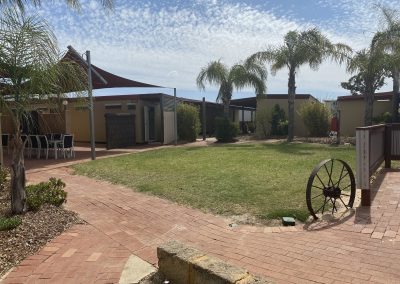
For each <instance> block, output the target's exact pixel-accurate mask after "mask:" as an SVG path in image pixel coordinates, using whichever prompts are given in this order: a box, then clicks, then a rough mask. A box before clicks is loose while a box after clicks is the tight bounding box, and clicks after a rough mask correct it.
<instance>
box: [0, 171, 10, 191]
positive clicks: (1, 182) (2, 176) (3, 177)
mask: <svg viewBox="0 0 400 284" xmlns="http://www.w3.org/2000/svg"><path fill="white" fill-rule="evenodd" d="M9 174H10V170H9V169H8V168H6V167H3V166H0V189H4V188H5V187H6V184H7V183H8V182H9V181H8V175H9Z"/></svg>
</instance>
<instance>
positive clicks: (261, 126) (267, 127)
mask: <svg viewBox="0 0 400 284" xmlns="http://www.w3.org/2000/svg"><path fill="white" fill-rule="evenodd" d="M270 121H271V113H270V112H269V111H268V110H267V109H266V108H262V109H257V113H256V125H257V126H256V131H257V136H258V137H260V138H267V137H268V136H269V134H270V131H271V123H270Z"/></svg>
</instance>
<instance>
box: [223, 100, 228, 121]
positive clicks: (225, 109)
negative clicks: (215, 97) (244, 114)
mask: <svg viewBox="0 0 400 284" xmlns="http://www.w3.org/2000/svg"><path fill="white" fill-rule="evenodd" d="M224 117H226V118H229V101H228V102H224Z"/></svg>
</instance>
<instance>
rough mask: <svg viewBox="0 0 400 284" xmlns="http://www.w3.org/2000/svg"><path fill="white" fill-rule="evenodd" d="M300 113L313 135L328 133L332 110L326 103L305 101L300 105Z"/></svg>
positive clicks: (321, 135) (325, 134)
mask: <svg viewBox="0 0 400 284" xmlns="http://www.w3.org/2000/svg"><path fill="white" fill-rule="evenodd" d="M299 114H300V117H301V118H302V120H303V122H304V124H305V126H306V128H307V131H308V134H309V135H310V136H311V137H323V136H327V135H328V131H329V122H330V112H329V110H328V109H327V108H326V106H325V105H323V104H321V103H319V102H308V103H305V104H303V105H302V106H301V107H300V110H299Z"/></svg>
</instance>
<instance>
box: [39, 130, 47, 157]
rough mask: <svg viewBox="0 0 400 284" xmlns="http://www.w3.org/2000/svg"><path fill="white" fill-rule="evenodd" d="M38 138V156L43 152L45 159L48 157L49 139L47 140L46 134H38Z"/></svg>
mask: <svg viewBox="0 0 400 284" xmlns="http://www.w3.org/2000/svg"><path fill="white" fill-rule="evenodd" d="M38 138H39V142H40V149H39V157H40V154H41V153H43V155H45V156H46V160H47V159H48V158H49V150H50V145H49V140H47V136H46V135H39V136H38Z"/></svg>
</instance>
